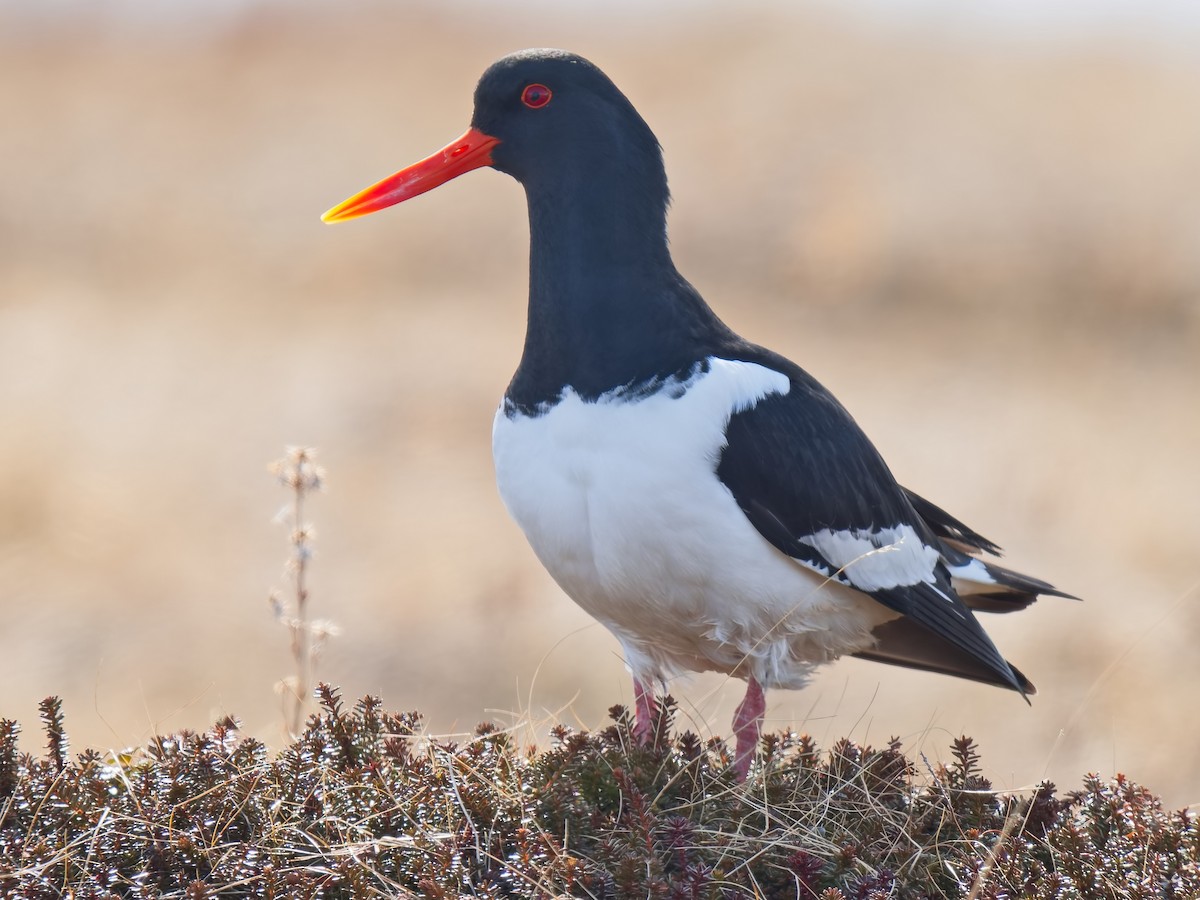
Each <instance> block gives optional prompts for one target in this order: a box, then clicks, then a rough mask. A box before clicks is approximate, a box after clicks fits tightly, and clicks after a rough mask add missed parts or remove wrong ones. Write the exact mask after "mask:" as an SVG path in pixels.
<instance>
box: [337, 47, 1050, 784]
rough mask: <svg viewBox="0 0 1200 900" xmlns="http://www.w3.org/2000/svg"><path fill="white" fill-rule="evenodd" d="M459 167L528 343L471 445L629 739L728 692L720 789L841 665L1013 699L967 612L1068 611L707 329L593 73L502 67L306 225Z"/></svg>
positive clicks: (555, 58) (656, 155)
mask: <svg viewBox="0 0 1200 900" xmlns="http://www.w3.org/2000/svg"><path fill="white" fill-rule="evenodd" d="M481 166H491V167H492V168H494V169H499V170H500V171H501V172H505V173H507V174H509V175H511V176H513V177H514V178H516V179H517V181H519V182H520V183H521V184H522V185H523V186H524V188H525V194H526V197H527V199H528V204H529V228H530V264H529V320H528V327H527V331H526V334H525V348H524V353H523V355H522V357H521V363H520V366H518V368H517V371H516V374H515V375H514V376H513V379H512V382H511V383H510V384H509V386H508V390H507V391H506V392H505V394H504V399H503V401H502V402H501V404H500V408H499V410H498V411H497V413H496V418H495V424H494V427H493V432H492V452H493V455H494V458H495V464H496V478H497V481H498V483H499V487H500V493H501V495H502V497H503V499H504V502H505V504H506V506H507V507H508V510H509V512H510V513H511V514H512V516H513V518H514V519H516V521H517V523H518V524H519V525H520V526H521V529H522V530H523V531H524V532H525V535H526V537H527V538H528V539H529V543H530V544H531V545H532V546H533V550H534V552H535V553H536V554H537V556H538V558H539V559H540V560H541V562H542V564H543V565H544V566H545V567H546V568H547V569H548V570H549V571H550V574H551V575H552V576H553V577H554V579H555V580H556V581H557V582H558V584H559V585H561V586H562V588H563V590H564V591H566V593H567V594H568V595H569V596H570V597H571V598H572V599H573V600H574V601H575V602H576V603H578V604H579V605H580V606H581V607H583V609H584V610H586V611H587V612H588V613H590V614H591V615H592V616H594V617H595V618H596V619H598V620H599V621H600V622H602V623H603V624H604V625H605V626H607V627H608V629H609V630H610V631H612V633H613V634H614V635H615V636H616V638H617V640H618V641H619V642H620V644H621V647H622V649H623V650H624V654H625V660H626V662H627V664H628V666H629V669H630V670H631V672H632V673H633V679H634V691H635V697H636V722H637V729H638V733H639V736H641V737H642V738H645V737H646V736H647V735H648V733H649V730H650V725H651V718H652V712H653V703H654V689H655V687H656V686H659V685H663V684H664V683H665V682H666V680H667V679H668V678H670V677H671V676H673V675H675V674H677V673H680V672H684V671H717V672H723V673H726V674H728V675H733V676H736V677H739V678H743V679H745V680H746V682H747V683H748V687H747V690H746V696H745V699H744V700H743V701H742V702H741V705H740V706H739V707H738V710H737V715H736V717H735V719H734V733H735V734H736V736H737V748H736V755H735V763H734V764H735V767H736V769H737V772H738V774H739V775H740V776H742V777H744V776H745V774H746V772H747V770H748V768H749V766H750V763H751V760H752V758H753V756H754V752H755V749H756V747H757V744H758V737H759V728H760V725H761V722H762V717H763V711H764V705H765V703H764V696H763V691H764V689H769V688H777V687H780V688H797V687H800V686H801V685H803V684H804V682H805V681H806V679H807V678H808V677H809V675H810V674H811V672H812V671H813V669H814V668H815V667H816V666H818V665H820V664H821V663H825V662H829V661H830V660H833V659H836V658H837V657H839V656H841V655H843V654H852V655H854V656H859V657H863V658H865V659H873V660H877V661H879V662H886V663H893V664H896V665H901V666H909V667H912V668H916V669H925V670H928V671H932V672H940V673H943V674H947V675H955V676H958V677H960V678H970V679H974V680H976V681H980V682H984V683H987V684H993V685H998V686H1000V687H1004V688H1010V689H1012V690H1014V691H1017V692H1019V693H1020V694H1021V695H1022V696H1026V695H1029V694H1032V693H1034V687H1033V685H1032V684H1031V683H1030V681H1029V680H1028V679H1027V678H1026V677H1025V676H1024V675H1023V674H1021V672H1019V671H1018V670H1017V669H1016V667H1014V666H1012V665H1011V664H1009V663H1008V662H1007V661H1006V660H1005V659H1004V657H1002V656H1001V655H1000V653H999V652H998V651H997V650H996V647H995V645H994V644H993V643H992V641H991V640H990V639H989V638H988V636H987V634H985V633H984V631H983V629H982V628H981V627H980V625H979V623H978V621H976V619H975V616H974V615H973V612H972V611H973V610H984V611H987V612H1009V611H1012V610H1017V609H1023V608H1025V607H1026V606H1028V605H1029V604H1030V603H1032V602H1033V601H1034V600H1035V599H1036V598H1037V596H1038V595H1039V594H1053V595H1056V596H1069V595H1067V594H1064V593H1062V592H1061V591H1058V590H1055V589H1054V588H1053V587H1052V586H1051V585H1049V584H1047V583H1046V582H1044V581H1040V580H1038V579H1036V578H1030V577H1028V576H1026V575H1021V574H1018V573H1016V572H1013V571H1010V570H1008V569H1005V568H1002V567H1000V566H998V565H995V564H994V563H991V562H985V561H983V560H981V559H979V558H978V556H977V555H978V554H980V553H992V554H995V553H996V551H997V549H998V548H997V547H996V545H995V544H993V543H992V542H991V541H989V540H987V539H986V538H984V537H982V536H981V535H980V534H978V533H977V532H975V531H973V530H971V529H970V528H968V527H967V526H966V525H964V524H963V523H962V522H960V521H959V520H958V519H956V518H954V517H953V516H951V515H950V514H949V513H947V512H945V511H944V510H942V509H941V508H939V507H937V506H935V505H934V504H932V503H930V502H929V501H928V500H925V499H924V498H922V497H920V496H918V495H917V494H915V493H913V492H912V491H910V490H908V489H907V488H904V487H901V486H900V485H899V484H897V483H896V480H895V478H894V477H893V476H892V473H891V472H890V471H889V470H888V467H887V465H886V464H885V463H884V461H883V459H882V458H881V457H880V455H879V453H878V452H877V451H876V450H875V448H874V447H873V446H872V444H871V442H870V441H869V440H868V439H867V437H866V436H865V435H864V434H863V432H862V431H861V429H860V428H859V427H858V425H857V424H856V423H855V421H854V420H853V419H852V418H851V417H850V415H849V413H847V412H846V410H845V409H843V408H842V406H841V404H839V403H838V401H837V400H835V399H834V397H833V396H832V395H831V394H830V393H829V392H828V391H827V390H825V388H823V387H822V386H821V385H820V384H818V383H817V381H816V380H815V379H813V377H812V376H811V375H809V374H808V373H807V372H805V371H804V370H803V369H801V368H800V367H799V366H797V365H795V364H794V363H792V362H790V361H789V360H787V359H784V358H783V357H782V356H779V355H778V354H776V353H773V352H771V351H770V350H767V349H764V348H763V347H759V346H758V345H756V344H752V343H750V342H749V341H747V340H745V339H744V338H742V337H740V336H738V335H737V334H735V333H734V332H733V331H731V330H730V329H729V328H728V327H727V326H726V325H725V324H724V323H723V322H722V321H721V320H720V319H719V318H717V316H716V314H715V313H713V311H712V310H711V309H710V308H709V307H708V305H707V304H706V303H705V302H704V300H703V299H702V298H701V297H700V294H699V293H697V291H696V289H695V288H693V287H692V286H691V285H690V284H689V283H688V282H687V281H686V280H685V279H684V278H683V276H681V275H680V274H679V272H678V271H677V270H676V268H675V265H674V263H673V262H672V260H671V254H670V251H669V249H668V244H667V229H666V212H667V200H668V192H667V178H666V173H665V171H664V168H663V162H662V152H661V149H660V147H659V144H658V141H657V139H656V138H655V136H654V134H653V132H651V130H650V128H649V127H648V126H647V125H646V123H645V121H643V119H642V117H641V116H640V115H638V113H637V111H636V110H635V109H634V108H633V105H632V104H631V103H630V102H629V100H627V99H626V98H625V95H624V94H622V93H621V92H620V91H619V90H618V89H617V87H616V86H615V85H614V84H613V83H612V82H611V81H610V80H609V79H608V77H607V76H605V75H604V73H603V72H601V71H600V69H598V68H597V67H596V66H594V65H593V64H592V63H590V62H588V61H587V60H585V59H583V58H581V57H579V56H577V55H575V54H572V53H566V52H563V51H559V50H527V51H524V52H521V53H515V54H513V55H511V56H506V57H504V58H503V59H501V60H499V61H498V62H496V63H495V64H493V65H492V66H491V67H490V68H489V69H488V70H487V71H486V72H485V73H484V74H483V77H482V78H481V79H480V81H479V85H478V87H477V88H476V89H475V114H474V117H473V118H472V120H471V127H470V129H469V130H468V131H467V132H466V133H465V134H464V135H463V136H462V137H460V138H459V139H458V140H456V141H454V142H453V143H451V144H450V145H448V146H447V147H446V148H444V149H442V150H439V151H438V152H437V153H435V154H433V155H432V156H430V157H429V158H428V159H425V160H423V161H422V162H419V163H417V164H415V165H413V166H410V167H408V168H406V169H403V170H402V171H400V172H397V173H396V174H395V175H392V176H391V177H390V178H386V179H384V180H383V181H381V182H379V183H378V184H376V185H374V186H373V187H370V188H367V189H366V190H365V191H362V192H361V193H359V194H357V195H356V196H354V197H352V198H350V199H349V200H347V201H345V202H344V203H341V204H339V205H338V206H335V207H334V208H333V209H331V210H329V212H327V213H325V215H324V216H323V218H324V220H325V221H326V222H338V221H342V220H345V219H350V218H354V217H357V216H361V215H366V214H367V213H370V212H374V211H376V210H379V209H383V208H384V207H387V206H391V205H392V204H395V203H399V202H401V201H403V200H407V199H409V198H411V197H415V196H417V195H418V194H422V193H424V192H425V191H428V190H430V189H432V188H434V187H437V186H438V185H440V184H443V183H444V182H446V181H448V180H450V179H451V178H454V177H456V176H458V175H461V174H463V173H464V172H467V171H470V170H471V169H475V168H478V167H481Z"/></svg>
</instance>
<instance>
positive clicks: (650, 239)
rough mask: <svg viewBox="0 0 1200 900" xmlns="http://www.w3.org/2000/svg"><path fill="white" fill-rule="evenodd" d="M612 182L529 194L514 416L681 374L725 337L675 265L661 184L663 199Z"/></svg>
mask: <svg viewBox="0 0 1200 900" xmlns="http://www.w3.org/2000/svg"><path fill="white" fill-rule="evenodd" d="M593 174H599V173H593ZM639 180H640V179H639ZM606 183H607V184H613V183H617V184H620V183H621V182H620V181H616V182H614V181H610V180H608V179H605V178H596V179H595V180H593V181H591V182H589V183H588V185H587V188H588V189H586V190H582V191H580V190H578V187H576V189H575V190H573V191H560V190H554V189H552V187H550V186H545V185H540V186H539V187H538V188H537V189H530V188H529V187H527V188H526V195H527V198H528V201H529V226H530V260H529V321H528V326H527V330H526V333H525V350H524V353H523V355H522V357H521V365H520V366H519V368H518V369H517V372H516V375H514V377H513V380H512V383H511V384H510V385H509V388H508V393H507V398H508V399H509V401H511V402H512V403H514V404H516V405H517V406H518V407H521V408H526V409H528V408H532V407H535V406H536V405H537V404H540V403H545V402H552V401H554V400H555V399H557V398H558V396H559V394H560V393H561V392H562V389H563V388H564V387H566V386H570V387H571V388H573V389H574V390H575V391H576V392H577V393H578V394H580V395H582V396H583V397H584V398H586V399H595V398H596V397H598V396H599V395H600V394H602V393H604V392H606V391H609V390H611V389H613V388H615V387H619V386H621V385H624V384H628V383H630V382H636V381H642V380H645V379H650V378H654V377H661V376H664V375H668V374H671V373H673V372H676V371H680V370H685V369H687V368H689V367H690V366H691V365H692V364H693V363H695V362H696V360H697V359H698V358H699V357H702V356H705V355H707V352H708V351H706V350H705V349H704V348H707V347H713V346H715V345H716V343H717V342H718V340H719V338H720V337H721V336H722V335H725V334H728V331H727V330H726V329H725V326H724V325H723V324H722V323H721V322H720V320H719V319H717V317H716V316H715V315H714V314H713V312H712V311H711V310H710V309H709V308H708V306H707V305H706V304H705V303H704V300H703V299H701V297H700V295H699V294H697V293H696V291H695V289H694V288H692V286H691V285H690V284H688V283H687V281H685V280H684V279H683V277H682V276H681V275H680V274H679V273H678V271H676V269H675V265H674V263H673V262H672V261H671V254H670V251H669V250H668V247H667V236H666V189H665V179H664V180H662V182H661V183H662V185H663V187H662V188H661V189H660V190H659V192H658V194H659V195H658V196H655V195H654V192H653V191H631V190H628V189H625V190H617V191H608V192H606V191H604V190H603V189H600V187H601V186H602V185H604V184H606ZM642 183H645V182H644V181H643V182H642ZM653 183H654V182H651V184H653ZM567 196H569V197H571V198H572V199H571V200H570V201H566V202H564V201H563V200H562V198H563V197H567ZM698 346H699V347H700V350H699V351H698V349H697V348H698Z"/></svg>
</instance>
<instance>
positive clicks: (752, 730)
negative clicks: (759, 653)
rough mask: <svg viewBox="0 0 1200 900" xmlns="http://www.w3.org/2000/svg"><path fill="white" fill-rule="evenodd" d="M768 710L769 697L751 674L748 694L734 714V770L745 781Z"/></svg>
mask: <svg viewBox="0 0 1200 900" xmlns="http://www.w3.org/2000/svg"><path fill="white" fill-rule="evenodd" d="M766 711H767V698H766V696H765V695H764V694H763V689H762V685H761V684H759V683H758V681H757V680H756V679H755V678H754V677H753V676H751V677H750V678H749V681H748V684H747V685H746V696H745V697H743V698H742V702H741V703H739V704H738V708H737V712H736V713H735V714H734V716H733V733H734V735H735V736H736V737H737V750H736V751H735V753H734V756H733V771H734V772H735V773H737V777H738V781H745V780H746V774H747V773H748V772H749V771H750V763H751V762H752V761H753V760H754V754H755V751H757V750H758V737H759V732H760V729H761V726H762V720H763V714H764V713H765V712H766Z"/></svg>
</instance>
